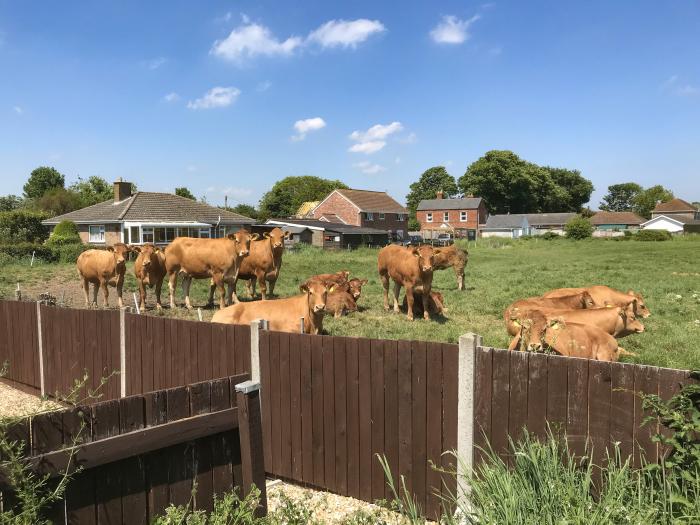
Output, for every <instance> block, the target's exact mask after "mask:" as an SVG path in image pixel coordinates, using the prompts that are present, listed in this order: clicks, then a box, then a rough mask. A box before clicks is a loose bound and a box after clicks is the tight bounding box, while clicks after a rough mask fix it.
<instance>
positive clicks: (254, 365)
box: [250, 319, 264, 383]
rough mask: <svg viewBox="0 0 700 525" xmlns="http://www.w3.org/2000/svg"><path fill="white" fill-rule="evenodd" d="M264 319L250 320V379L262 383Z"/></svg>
mask: <svg viewBox="0 0 700 525" xmlns="http://www.w3.org/2000/svg"><path fill="white" fill-rule="evenodd" d="M263 323H264V321H263V320H262V319H256V320H255V321H251V322H250V380H251V381H253V382H255V383H260V328H261V325H262V324H263Z"/></svg>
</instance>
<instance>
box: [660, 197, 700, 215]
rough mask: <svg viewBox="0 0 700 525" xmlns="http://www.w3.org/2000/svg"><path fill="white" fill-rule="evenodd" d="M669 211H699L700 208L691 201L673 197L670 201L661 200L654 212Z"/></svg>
mask: <svg viewBox="0 0 700 525" xmlns="http://www.w3.org/2000/svg"><path fill="white" fill-rule="evenodd" d="M668 211H686V212H693V211H698V209H697V208H696V207H695V206H693V205H692V204H690V203H689V202H686V201H684V200H683V199H671V200H670V201H668V202H660V203H659V204H657V205H656V207H655V208H654V213H664V212H668Z"/></svg>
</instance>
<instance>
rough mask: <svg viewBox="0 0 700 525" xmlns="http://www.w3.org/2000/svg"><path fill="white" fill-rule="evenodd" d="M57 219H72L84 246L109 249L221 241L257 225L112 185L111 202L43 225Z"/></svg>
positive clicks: (119, 183)
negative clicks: (179, 240) (189, 239)
mask: <svg viewBox="0 0 700 525" xmlns="http://www.w3.org/2000/svg"><path fill="white" fill-rule="evenodd" d="M61 221H72V222H74V223H75V225H76V226H77V227H78V233H79V235H80V239H81V240H82V241H83V242H84V243H86V244H88V243H89V244H97V245H106V246H111V245H112V244H115V243H117V242H123V243H126V244H143V243H153V244H157V245H161V246H162V245H165V244H168V243H170V242H171V241H172V240H173V239H175V237H201V238H207V239H209V238H216V237H222V236H223V235H225V234H228V233H230V232H235V231H237V230H239V229H240V228H246V229H249V228H250V226H251V225H252V224H254V223H255V221H254V220H253V219H251V218H249V217H245V216H243V215H240V214H238V213H234V212H231V211H228V210H224V209H221V208H216V207H214V206H209V205H208V204H204V203H202V202H197V201H194V200H192V199H188V198H186V197H180V196H178V195H173V194H172V193H158V192H150V191H137V192H136V193H133V194H132V192H131V183H130V182H124V181H122V180H118V181H116V182H115V183H114V198H113V199H110V200H108V201H104V202H100V203H98V204H94V205H92V206H87V207H86V208H81V209H79V210H75V211H72V212H70V213H66V214H63V215H59V216H57V217H52V218H50V219H47V220H45V221H42V224H44V225H45V226H48V227H49V228H50V229H53V227H54V226H56V225H57V224H58V223H59V222H61Z"/></svg>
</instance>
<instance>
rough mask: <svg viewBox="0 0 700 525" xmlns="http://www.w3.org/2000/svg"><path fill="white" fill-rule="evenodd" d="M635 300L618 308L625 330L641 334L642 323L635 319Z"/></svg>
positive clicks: (642, 329)
mask: <svg viewBox="0 0 700 525" xmlns="http://www.w3.org/2000/svg"><path fill="white" fill-rule="evenodd" d="M635 303H636V300H635V301H632V302H631V303H630V304H628V305H627V307H626V308H621V309H620V317H622V322H623V323H624V327H625V330H626V331H628V332H631V333H635V334H641V333H642V332H643V331H644V325H643V324H642V322H641V321H640V320H639V319H637V316H636V314H635V311H636V310H637V306H636V304H635Z"/></svg>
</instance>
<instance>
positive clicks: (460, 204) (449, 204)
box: [417, 197, 483, 211]
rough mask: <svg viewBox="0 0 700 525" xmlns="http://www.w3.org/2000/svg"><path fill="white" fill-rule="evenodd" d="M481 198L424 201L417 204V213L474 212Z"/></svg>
mask: <svg viewBox="0 0 700 525" xmlns="http://www.w3.org/2000/svg"><path fill="white" fill-rule="evenodd" d="M482 200H483V199H482V198H481V197H467V198H464V199H424V200H422V201H420V202H419V203H418V208H417V209H418V210H419V211H431V210H475V209H476V208H478V207H479V206H480V205H481V201H482Z"/></svg>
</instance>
